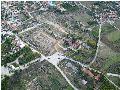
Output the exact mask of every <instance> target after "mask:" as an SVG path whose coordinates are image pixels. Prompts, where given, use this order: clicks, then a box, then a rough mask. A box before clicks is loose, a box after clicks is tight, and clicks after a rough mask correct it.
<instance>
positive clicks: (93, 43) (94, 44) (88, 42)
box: [87, 39, 97, 48]
mask: <svg viewBox="0 0 120 90" xmlns="http://www.w3.org/2000/svg"><path fill="white" fill-rule="evenodd" d="M87 44H88V45H89V46H91V47H92V48H96V47H97V42H96V41H95V40H92V39H89V40H87Z"/></svg>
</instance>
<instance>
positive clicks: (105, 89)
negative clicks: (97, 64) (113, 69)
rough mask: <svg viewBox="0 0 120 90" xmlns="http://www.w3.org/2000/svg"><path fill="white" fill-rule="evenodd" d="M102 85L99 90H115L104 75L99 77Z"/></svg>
mask: <svg viewBox="0 0 120 90" xmlns="http://www.w3.org/2000/svg"><path fill="white" fill-rule="evenodd" d="M101 82H103V83H102V85H101V86H100V88H99V90H117V89H116V88H115V86H114V85H113V84H111V83H110V82H109V81H108V80H107V78H106V77H102V78H101Z"/></svg>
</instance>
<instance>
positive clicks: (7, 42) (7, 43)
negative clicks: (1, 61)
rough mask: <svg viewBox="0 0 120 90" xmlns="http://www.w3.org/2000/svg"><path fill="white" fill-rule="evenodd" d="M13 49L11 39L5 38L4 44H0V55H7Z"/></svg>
mask: <svg viewBox="0 0 120 90" xmlns="http://www.w3.org/2000/svg"><path fill="white" fill-rule="evenodd" d="M12 48H13V44H12V39H11V38H6V40H5V42H4V43H2V44H1V54H2V55H5V54H8V53H9V52H10V51H11V50H12Z"/></svg>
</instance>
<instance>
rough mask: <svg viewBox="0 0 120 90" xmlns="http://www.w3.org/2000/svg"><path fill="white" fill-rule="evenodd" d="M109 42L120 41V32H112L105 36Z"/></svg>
mask: <svg viewBox="0 0 120 90" xmlns="http://www.w3.org/2000/svg"><path fill="white" fill-rule="evenodd" d="M107 38H108V40H109V41H112V42H115V41H117V40H119V39H120V31H114V32H111V33H109V34H108V35H107Z"/></svg>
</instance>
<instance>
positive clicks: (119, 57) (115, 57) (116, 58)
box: [103, 54, 120, 69]
mask: <svg viewBox="0 0 120 90" xmlns="http://www.w3.org/2000/svg"><path fill="white" fill-rule="evenodd" d="M119 61H120V54H116V55H113V56H109V57H108V59H107V61H106V62H105V63H104V67H103V68H104V69H107V68H109V67H110V65H112V64H115V63H117V62H119Z"/></svg>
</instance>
